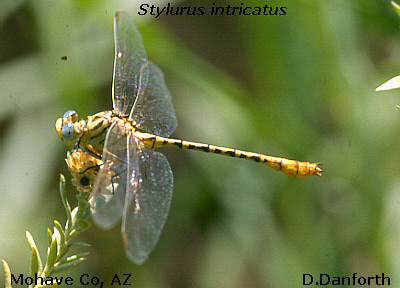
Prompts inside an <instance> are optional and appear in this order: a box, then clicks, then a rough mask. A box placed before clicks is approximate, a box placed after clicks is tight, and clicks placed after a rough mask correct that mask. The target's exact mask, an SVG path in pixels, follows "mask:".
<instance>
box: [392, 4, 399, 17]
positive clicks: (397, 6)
mask: <svg viewBox="0 0 400 288" xmlns="http://www.w3.org/2000/svg"><path fill="white" fill-rule="evenodd" d="M390 3H391V4H392V6H393V8H394V11H396V13H397V15H399V16H400V6H399V4H397V3H396V2H394V1H390Z"/></svg>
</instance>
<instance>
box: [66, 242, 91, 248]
mask: <svg viewBox="0 0 400 288" xmlns="http://www.w3.org/2000/svg"><path fill="white" fill-rule="evenodd" d="M69 247H90V244H89V243H86V242H74V243H71V244H69Z"/></svg>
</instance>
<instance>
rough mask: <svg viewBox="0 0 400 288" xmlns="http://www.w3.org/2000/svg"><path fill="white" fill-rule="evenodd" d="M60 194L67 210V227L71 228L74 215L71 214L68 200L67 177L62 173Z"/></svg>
mask: <svg viewBox="0 0 400 288" xmlns="http://www.w3.org/2000/svg"><path fill="white" fill-rule="evenodd" d="M60 195H61V201H62V203H63V206H64V208H65V211H66V212H67V224H66V226H67V227H66V229H67V228H70V225H71V223H72V216H71V206H69V203H68V200H67V194H66V192H65V177H64V175H62V174H60Z"/></svg>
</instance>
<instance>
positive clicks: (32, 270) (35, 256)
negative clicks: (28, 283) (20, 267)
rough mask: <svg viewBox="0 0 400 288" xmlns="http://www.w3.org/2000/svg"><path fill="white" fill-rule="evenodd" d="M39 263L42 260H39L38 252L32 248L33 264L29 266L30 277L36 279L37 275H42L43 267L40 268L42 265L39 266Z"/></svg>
mask: <svg viewBox="0 0 400 288" xmlns="http://www.w3.org/2000/svg"><path fill="white" fill-rule="evenodd" d="M39 261H40V259H39V258H38V254H37V250H36V249H34V248H32V252H31V263H30V265H29V277H32V278H34V277H35V273H37V274H38V275H40V273H42V271H41V267H39V266H41V265H39Z"/></svg>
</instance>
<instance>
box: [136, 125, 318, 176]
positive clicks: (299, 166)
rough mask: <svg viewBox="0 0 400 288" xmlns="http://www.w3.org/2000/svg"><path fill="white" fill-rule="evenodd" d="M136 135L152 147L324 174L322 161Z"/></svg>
mask: <svg viewBox="0 0 400 288" xmlns="http://www.w3.org/2000/svg"><path fill="white" fill-rule="evenodd" d="M135 136H136V137H138V138H139V139H141V140H142V141H143V142H144V143H145V144H146V145H147V146H149V147H151V148H152V149H154V148H157V147H161V146H167V147H175V148H181V149H190V150H197V151H203V152H207V153H215V154H221V155H226V156H231V157H236V158H242V159H247V160H250V161H254V162H260V163H263V164H265V165H267V166H268V167H271V168H272V169H275V170H276V171H281V172H283V173H284V174H286V175H288V176H290V177H300V178H304V177H308V176H312V175H316V176H322V174H321V172H322V169H321V168H320V167H319V166H320V165H321V164H320V163H310V162H300V161H297V160H290V159H286V158H281V157H274V156H268V155H264V154H260V153H254V152H247V151H242V150H238V149H233V148H226V147H220V146H215V145H210V144H204V143H196V142H191V141H186V140H180V139H170V138H164V137H159V136H155V135H153V134H148V133H142V132H138V131H136V132H135Z"/></svg>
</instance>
